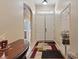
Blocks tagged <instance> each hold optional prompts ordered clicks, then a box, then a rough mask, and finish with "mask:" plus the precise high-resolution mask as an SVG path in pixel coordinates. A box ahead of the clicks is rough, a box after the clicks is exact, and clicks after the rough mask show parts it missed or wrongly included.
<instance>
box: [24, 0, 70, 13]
mask: <svg viewBox="0 0 79 59" xmlns="http://www.w3.org/2000/svg"><path fill="white" fill-rule="evenodd" d="M42 1H43V0H24V2H25V3H26V4H27V5H29V6H30V7H31V9H32V11H33V12H35V5H36V4H37V5H39V4H42ZM47 1H48V4H50V5H51V4H55V11H56V12H61V10H63V9H64V8H65V7H66V6H67V5H68V4H69V3H70V0H47Z"/></svg>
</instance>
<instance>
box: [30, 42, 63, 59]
mask: <svg viewBox="0 0 79 59" xmlns="http://www.w3.org/2000/svg"><path fill="white" fill-rule="evenodd" d="M30 58H32V59H37V58H38V59H54V58H55V59H64V57H63V55H62V54H61V52H60V51H59V50H58V49H57V48H56V43H55V42H54V41H52V42H48V41H46V42H44V41H38V42H37V43H36V44H35V46H34V48H33V50H32V54H31V57H30Z"/></svg>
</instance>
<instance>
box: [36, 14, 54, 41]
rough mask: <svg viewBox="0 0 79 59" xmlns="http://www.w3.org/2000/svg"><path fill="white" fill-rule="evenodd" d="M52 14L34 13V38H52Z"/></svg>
mask: <svg viewBox="0 0 79 59" xmlns="http://www.w3.org/2000/svg"><path fill="white" fill-rule="evenodd" d="M54 20H55V19H54V14H37V15H36V39H37V40H54V32H55V31H54V28H55V27H54Z"/></svg>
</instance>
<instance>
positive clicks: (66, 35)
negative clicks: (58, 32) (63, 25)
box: [62, 31, 70, 45]
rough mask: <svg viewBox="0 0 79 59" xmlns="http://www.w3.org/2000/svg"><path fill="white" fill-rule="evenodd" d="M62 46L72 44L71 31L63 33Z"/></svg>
mask: <svg viewBox="0 0 79 59" xmlns="http://www.w3.org/2000/svg"><path fill="white" fill-rule="evenodd" d="M62 44H63V45H69V44H70V40H69V31H64V32H63V33H62Z"/></svg>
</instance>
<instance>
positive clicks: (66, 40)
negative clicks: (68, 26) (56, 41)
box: [62, 31, 70, 59]
mask: <svg viewBox="0 0 79 59" xmlns="http://www.w3.org/2000/svg"><path fill="white" fill-rule="evenodd" d="M62 44H63V45H64V46H65V56H66V59H67V45H70V40H69V31H63V33H62Z"/></svg>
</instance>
